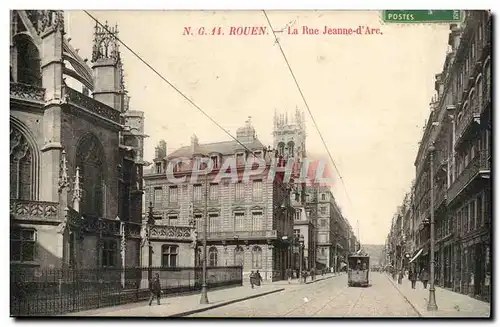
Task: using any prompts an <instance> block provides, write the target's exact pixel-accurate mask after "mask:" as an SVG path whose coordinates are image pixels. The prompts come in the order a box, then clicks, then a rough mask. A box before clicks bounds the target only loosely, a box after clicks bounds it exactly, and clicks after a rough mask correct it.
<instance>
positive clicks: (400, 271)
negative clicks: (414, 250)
mask: <svg viewBox="0 0 500 327" xmlns="http://www.w3.org/2000/svg"><path fill="white" fill-rule="evenodd" d="M403 277H404V272H403V270H402V269H400V270H399V276H398V284H400V285H401V284H403Z"/></svg>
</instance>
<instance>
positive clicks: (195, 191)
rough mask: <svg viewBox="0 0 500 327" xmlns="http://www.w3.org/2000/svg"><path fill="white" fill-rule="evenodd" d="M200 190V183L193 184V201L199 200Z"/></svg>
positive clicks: (200, 196)
mask: <svg viewBox="0 0 500 327" xmlns="http://www.w3.org/2000/svg"><path fill="white" fill-rule="evenodd" d="M201 199H202V192H201V184H195V185H193V202H201Z"/></svg>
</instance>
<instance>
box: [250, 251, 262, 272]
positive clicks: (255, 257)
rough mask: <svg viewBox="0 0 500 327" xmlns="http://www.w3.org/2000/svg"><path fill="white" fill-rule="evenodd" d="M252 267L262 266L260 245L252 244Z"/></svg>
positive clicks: (258, 267) (259, 267)
mask: <svg viewBox="0 0 500 327" xmlns="http://www.w3.org/2000/svg"><path fill="white" fill-rule="evenodd" d="M252 268H254V269H261V268H262V249H261V248H260V246H254V247H253V249H252Z"/></svg>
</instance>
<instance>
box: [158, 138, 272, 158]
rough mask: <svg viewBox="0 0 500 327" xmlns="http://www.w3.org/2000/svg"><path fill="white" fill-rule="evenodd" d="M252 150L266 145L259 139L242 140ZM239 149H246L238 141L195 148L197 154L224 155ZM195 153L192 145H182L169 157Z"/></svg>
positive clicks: (202, 145) (200, 145) (231, 153)
mask: <svg viewBox="0 0 500 327" xmlns="http://www.w3.org/2000/svg"><path fill="white" fill-rule="evenodd" d="M242 144H244V145H245V146H246V147H247V148H248V149H250V150H263V149H264V145H263V144H262V142H260V141H259V140H258V139H255V140H254V141H252V142H250V143H245V142H242ZM238 150H244V148H243V146H242V145H241V144H239V143H238V142H236V141H225V142H215V143H206V144H198V145H197V146H196V148H195V151H194V152H196V153H197V154H205V155H208V154H210V153H220V154H222V155H233V154H235V152H237V151H238ZM192 155H193V151H192V149H191V145H187V146H183V147H180V148H179V149H177V150H175V151H174V152H172V153H170V154H169V155H168V156H167V158H178V157H190V156H192Z"/></svg>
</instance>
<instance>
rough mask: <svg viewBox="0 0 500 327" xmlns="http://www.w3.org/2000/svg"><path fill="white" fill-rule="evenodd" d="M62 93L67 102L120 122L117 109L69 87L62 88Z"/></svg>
mask: <svg viewBox="0 0 500 327" xmlns="http://www.w3.org/2000/svg"><path fill="white" fill-rule="evenodd" d="M64 94H65V96H66V101H67V102H68V103H70V104H73V105H76V106H78V107H80V108H83V109H86V110H88V111H90V112H92V113H94V114H96V115H98V116H101V117H103V118H106V119H109V120H112V121H113V122H115V123H118V124H120V123H121V118H120V112H119V111H118V110H115V109H113V108H111V107H110V106H108V105H105V104H104V103H102V102H100V101H97V100H94V99H93V98H90V97H88V96H86V95H84V94H82V93H80V92H78V91H76V90H73V89H72V88H70V87H65V88H64Z"/></svg>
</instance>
